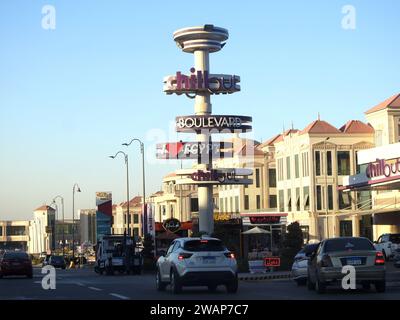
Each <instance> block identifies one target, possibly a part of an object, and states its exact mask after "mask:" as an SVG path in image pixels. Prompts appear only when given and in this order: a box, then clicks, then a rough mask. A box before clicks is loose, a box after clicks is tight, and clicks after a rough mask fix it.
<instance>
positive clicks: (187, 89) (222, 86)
mask: <svg viewBox="0 0 400 320" xmlns="http://www.w3.org/2000/svg"><path fill="white" fill-rule="evenodd" d="M190 72H191V73H190V75H184V74H182V73H181V72H180V71H178V72H176V75H172V76H167V77H165V78H164V92H165V93H167V94H173V93H176V94H182V93H197V92H202V91H203V92H204V91H207V92H210V93H212V94H220V93H222V94H227V93H234V92H237V91H240V85H239V84H238V83H239V82H240V77H239V76H236V75H226V74H211V75H210V74H208V71H201V70H197V71H196V69H195V68H191V69H190Z"/></svg>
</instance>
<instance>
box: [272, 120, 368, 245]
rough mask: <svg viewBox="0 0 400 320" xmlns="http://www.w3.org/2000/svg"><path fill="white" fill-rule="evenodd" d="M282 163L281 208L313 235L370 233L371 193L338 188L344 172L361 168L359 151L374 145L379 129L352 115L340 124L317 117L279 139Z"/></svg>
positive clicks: (277, 148)
mask: <svg viewBox="0 0 400 320" xmlns="http://www.w3.org/2000/svg"><path fill="white" fill-rule="evenodd" d="M273 144H274V146H275V158H276V167H277V189H278V211H279V212H287V213H288V223H291V222H294V221H298V222H299V223H300V225H301V226H302V228H303V232H304V233H305V234H306V235H307V234H308V239H307V240H316V239H323V238H326V237H332V236H346V235H355V236H356V235H360V234H364V235H366V236H370V235H369V234H370V233H371V232H372V231H371V229H372V226H371V221H370V219H369V218H365V217H364V216H363V215H362V214H361V212H362V211H363V210H365V209H368V205H367V206H365V204H366V203H367V204H368V202H369V201H370V193H369V192H368V191H366V192H365V191H362V192H357V193H355V192H347V193H344V192H338V191H337V187H338V185H341V184H342V179H343V177H344V176H347V175H350V174H355V173H356V172H359V170H360V168H359V167H358V166H357V165H356V158H357V152H358V151H359V150H363V149H368V148H371V147H373V146H374V130H373V128H372V127H371V126H370V125H367V124H365V123H363V122H361V121H357V120H351V121H349V122H347V123H346V124H345V125H343V126H342V127H341V128H340V129H338V128H335V127H334V126H332V125H331V124H329V123H327V122H325V121H322V120H316V121H313V122H312V123H310V124H309V125H308V126H307V127H306V128H304V129H303V130H296V129H291V130H288V131H286V132H284V133H283V134H281V135H280V136H279V137H278V138H275V140H274V142H273Z"/></svg>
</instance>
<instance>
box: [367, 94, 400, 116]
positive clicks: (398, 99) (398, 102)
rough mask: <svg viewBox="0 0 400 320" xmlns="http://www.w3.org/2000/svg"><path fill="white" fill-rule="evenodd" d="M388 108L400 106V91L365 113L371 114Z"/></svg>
mask: <svg viewBox="0 0 400 320" xmlns="http://www.w3.org/2000/svg"><path fill="white" fill-rule="evenodd" d="M387 108H400V93H397V94H395V95H393V96H391V97H390V98H388V99H386V100H385V101H383V102H381V103H380V104H378V105H376V106H375V107H373V108H371V109H369V110H367V111H366V112H365V114H370V113H373V112H377V111H380V110H384V109H387Z"/></svg>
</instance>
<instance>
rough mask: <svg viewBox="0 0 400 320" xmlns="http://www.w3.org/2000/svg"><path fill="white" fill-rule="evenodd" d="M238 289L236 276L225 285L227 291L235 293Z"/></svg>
mask: <svg viewBox="0 0 400 320" xmlns="http://www.w3.org/2000/svg"><path fill="white" fill-rule="evenodd" d="M238 289H239V281H238V278H237V277H236V278H235V279H234V280H232V281H231V282H230V283H228V284H227V285H226V291H228V293H236V292H237V291H238Z"/></svg>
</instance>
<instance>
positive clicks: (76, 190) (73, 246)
mask: <svg viewBox="0 0 400 320" xmlns="http://www.w3.org/2000/svg"><path fill="white" fill-rule="evenodd" d="M75 192H81V188H79V186H78V184H77V183H75V184H74V186H73V188H72V259H74V258H75Z"/></svg>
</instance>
